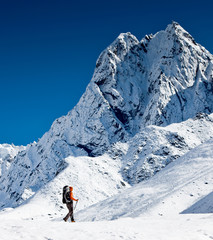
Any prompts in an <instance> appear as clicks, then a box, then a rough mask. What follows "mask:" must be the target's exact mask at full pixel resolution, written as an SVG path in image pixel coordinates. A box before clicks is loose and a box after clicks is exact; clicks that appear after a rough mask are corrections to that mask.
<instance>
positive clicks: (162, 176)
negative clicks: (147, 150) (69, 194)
mask: <svg viewBox="0 0 213 240" xmlns="http://www.w3.org/2000/svg"><path fill="white" fill-rule="evenodd" d="M212 149H213V140H210V141H208V142H206V143H204V144H202V145H200V146H198V147H197V148H195V149H193V150H191V151H190V152H188V153H186V154H185V155H184V156H183V157H181V158H180V159H179V160H178V161H176V162H174V163H171V164H170V165H168V166H167V167H166V168H165V169H163V170H162V171H160V172H159V173H158V174H156V175H155V176H154V177H152V178H150V179H148V180H146V181H144V182H142V183H139V184H137V185H136V186H134V187H131V188H128V189H125V190H123V192H122V193H120V194H119V195H117V196H114V197H111V198H109V199H107V200H105V201H102V202H100V203H98V204H95V205H93V206H91V207H89V208H88V209H87V210H86V209H85V210H81V211H79V212H78V213H77V214H75V218H76V220H77V222H76V223H69V222H68V223H65V222H63V220H62V218H63V216H64V215H65V214H66V212H67V210H64V209H63V210H62V211H61V212H59V211H58V209H57V208H56V207H55V206H54V204H51V202H49V201H48V200H47V199H48V198H47V199H46V200H45V198H44V197H41V196H42V195H43V194H44V192H43V193H37V196H36V197H34V198H32V199H31V200H29V201H28V202H27V203H25V204H23V205H22V206H20V207H18V208H15V209H5V210H4V211H1V212H0V232H1V239H3V240H4V239H8V237H9V238H10V239H12V240H13V239H29V240H30V239H54V240H60V239H64V238H66V237H67V236H72V238H73V239H76V240H78V239H82V240H83V239H115V240H117V239H138V240H140V239H151V240H156V239H162V240H167V239H168V240H171V239H174V240H176V239H177V240H179V239H185V240H192V239H196V240H203V239H212V238H213V229H212V220H213V214H212V211H207V212H206V213H207V214H205V215H202V214H180V213H181V212H182V211H184V210H185V209H189V207H190V206H192V205H194V204H195V203H199V202H200V201H203V199H205V198H206V196H208V198H209V199H210V198H211V196H212V194H211V192H212V187H213V181H212V179H213V177H212V170H213V150H212ZM99 160H100V159H99ZM69 161H71V159H70V160H69ZM53 181H54V180H53ZM54 184H56V182H55V183H54ZM52 186H53V185H52ZM47 194H48V193H47ZM75 194H77V192H75ZM46 197H47V196H46ZM81 200H82V199H80V200H79V204H80V201H81ZM205 202H206V201H205ZM209 203H210V202H209ZM203 207H204V206H202V207H200V209H203ZM205 207H206V209H208V207H210V206H208V205H206V206H205ZM197 209H198V208H197ZM107 219H108V221H107ZM110 219H111V220H110ZM112 219H114V220H113V221H112ZM115 219H116V220H115ZM97 220H98V221H97ZM100 220H101V221H100ZM79 221H80V222H79ZM91 221H93V222H91ZM70 224H71V225H70Z"/></svg>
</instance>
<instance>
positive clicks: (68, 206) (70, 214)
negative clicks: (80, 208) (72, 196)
mask: <svg viewBox="0 0 213 240" xmlns="http://www.w3.org/2000/svg"><path fill="white" fill-rule="evenodd" d="M66 205H67V208H68V210H69V212H68V213H67V215H66V217H65V218H64V220H65V221H67V220H68V218H69V217H70V219H71V221H74V217H73V201H71V202H69V203H66Z"/></svg>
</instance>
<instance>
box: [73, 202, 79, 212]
mask: <svg viewBox="0 0 213 240" xmlns="http://www.w3.org/2000/svg"><path fill="white" fill-rule="evenodd" d="M77 203H78V201H76V204H75V207H74V209H73V212H74V211H75V209H76V206H77Z"/></svg>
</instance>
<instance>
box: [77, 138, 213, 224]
mask: <svg viewBox="0 0 213 240" xmlns="http://www.w3.org/2000/svg"><path fill="white" fill-rule="evenodd" d="M212 172H213V140H212V139H211V140H209V141H207V142H206V143H204V144H202V145H200V146H199V147H197V148H195V149H193V150H191V151H189V152H188V153H186V154H185V155H184V156H182V157H180V158H179V159H178V160H177V161H175V162H173V163H171V164H169V165H168V166H167V167H166V168H165V169H163V170H161V171H160V172H159V173H158V174H156V175H155V176H153V177H152V178H150V179H149V180H147V181H143V182H142V183H139V184H137V185H136V186H134V187H131V188H129V189H126V190H125V191H123V192H122V193H121V194H119V195H116V196H113V197H111V198H109V199H107V200H105V201H103V202H100V203H98V204H96V205H94V206H92V207H89V208H88V210H85V209H84V210H83V211H80V212H79V213H78V218H79V219H80V220H81V221H91V220H93V221H95V220H96V221H97V220H99V221H100V220H106V219H107V220H114V219H118V218H121V217H139V216H143V215H144V214H145V215H148V216H150V215H151V216H152V215H161V216H162V215H163V216H164V215H166V216H169V215H172V216H173V215H177V214H179V213H180V212H183V211H184V210H186V209H188V208H189V207H190V206H192V205H193V204H195V203H196V202H198V201H201V199H202V198H204V197H206V195H208V194H210V193H212V189H213V175H212ZM211 196H212V194H210V195H209V197H208V198H210V197H211ZM202 202H204V201H202ZM205 203H206V204H207V203H210V204H211V203H212V201H209V202H208V201H206V202H205ZM197 206H198V205H197ZM200 206H202V204H200ZM203 208H204V206H203ZM205 209H209V212H208V213H213V211H212V206H211V205H210V206H209V205H205ZM197 211H198V208H197ZM186 212H188V211H186ZM189 212H190V211H189Z"/></svg>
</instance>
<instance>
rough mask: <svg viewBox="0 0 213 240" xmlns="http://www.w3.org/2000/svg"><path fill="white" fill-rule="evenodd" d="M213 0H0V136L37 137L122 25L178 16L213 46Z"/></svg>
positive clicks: (157, 26) (152, 25) (135, 27)
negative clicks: (198, 0)
mask: <svg viewBox="0 0 213 240" xmlns="http://www.w3.org/2000/svg"><path fill="white" fill-rule="evenodd" d="M212 9H213V1H210V0H209V1H207V0H202V1H200V2H199V3H198V2H197V1H190V0H189V1H187V0H185V1H183V0H177V1H171V0H170V1H164V0H161V1H152V0H150V1H148V0H146V1H143V0H140V1H139V0H138V1H137V0H128V1H127V0H113V1H112V0H107V1H93V0H91V1H89V0H87V1H81V0H78V1H73V0H66V1H65V0H58V1H55V0H42V1H40V0H34V1H31V0H24V1H22V0H13V1H11V0H5V1H3V0H0V83H1V88H0V89H1V92H0V106H1V108H0V111H1V115H0V143H14V144H15V145H26V144H28V143H30V142H33V141H37V139H38V138H40V137H42V135H43V134H44V133H45V132H46V131H48V130H49V128H50V126H51V124H52V122H53V121H54V120H55V119H56V118H58V117H60V116H62V115H66V114H67V112H68V111H69V110H71V109H72V108H73V107H74V106H75V105H76V104H77V102H78V101H79V99H80V97H81V95H82V94H83V92H84V91H85V88H86V86H87V84H88V83H89V81H90V80H91V77H92V74H93V71H94V68H95V62H96V60H97V58H98V56H99V54H100V53H101V51H103V50H104V49H105V48H106V47H107V46H108V45H109V44H110V43H111V42H112V41H113V40H114V39H115V38H116V37H117V36H118V35H119V33H121V32H131V33H132V34H134V35H135V36H136V37H137V38H138V39H139V40H140V39H141V38H143V37H144V35H145V34H150V33H153V34H154V33H156V32H157V31H159V30H163V29H165V28H166V26H167V25H168V24H169V23H171V22H172V20H174V21H177V22H179V23H180V24H181V26H182V27H184V28H185V29H186V30H187V31H188V32H189V33H190V34H191V35H192V36H193V37H194V38H195V40H196V41H197V42H198V43H200V44H202V45H203V46H204V47H205V48H207V49H208V50H209V51H210V52H211V53H213V14H212Z"/></svg>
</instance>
